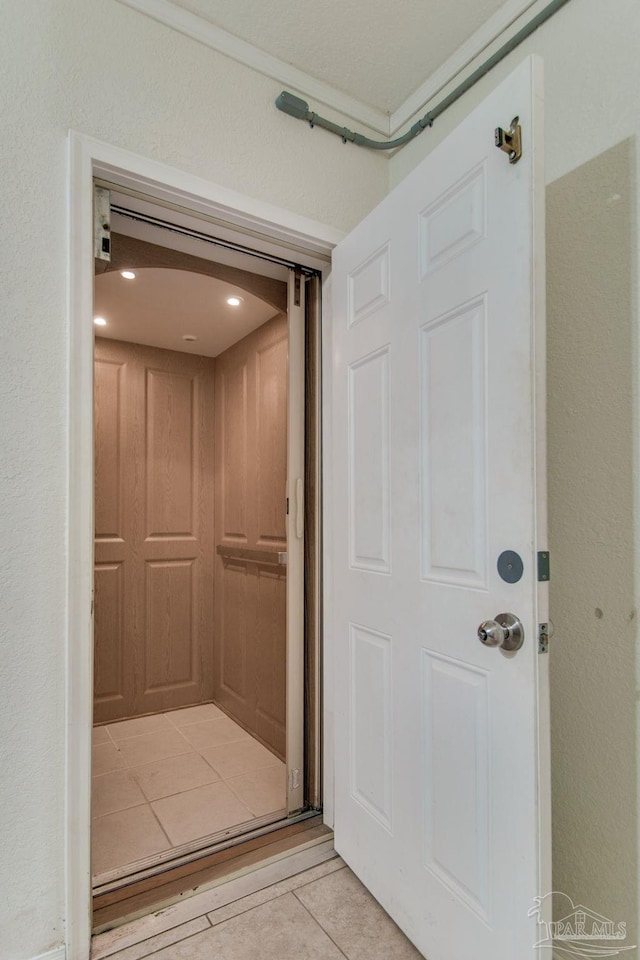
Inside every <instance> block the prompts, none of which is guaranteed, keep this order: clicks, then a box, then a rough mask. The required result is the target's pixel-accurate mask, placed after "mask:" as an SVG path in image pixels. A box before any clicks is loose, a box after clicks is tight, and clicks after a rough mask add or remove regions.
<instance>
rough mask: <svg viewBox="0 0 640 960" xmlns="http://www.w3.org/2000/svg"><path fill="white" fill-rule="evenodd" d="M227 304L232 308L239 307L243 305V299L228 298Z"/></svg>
mask: <svg viewBox="0 0 640 960" xmlns="http://www.w3.org/2000/svg"><path fill="white" fill-rule="evenodd" d="M227 303H228V304H229V306H230V307H239V306H240V304H241V303H242V297H227Z"/></svg>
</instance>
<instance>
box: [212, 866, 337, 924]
mask: <svg viewBox="0 0 640 960" xmlns="http://www.w3.org/2000/svg"><path fill="white" fill-rule="evenodd" d="M344 869H345V864H344V860H342V859H341V858H340V857H333V858H332V859H331V860H325V862H324V863H319V864H318V865H317V866H315V867H311V868H310V869H309V870H303V871H302V873H297V874H295V876H293V877H287V879H286V880H280V882H279V883H272V884H270V885H269V886H268V887H264V888H263V889H262V890H258V891H256V893H251V894H249V896H247V897H242V898H241V899H239V900H233V901H232V902H231V903H227V904H225V905H224V906H223V907H218V908H217V910H213V911H212V912H211V913H208V914H207V917H208V918H209V922H210V923H211V926H213V927H215V926H216V925H217V924H218V923H224V921H225V920H229V919H230V917H237V916H239V915H240V914H241V913H246V912H247V910H252V909H253V907H259V906H260V904H262V903H267V902H268V901H269V900H276V899H277V898H278V897H281V896H282V895H283V894H284V893H290V892H291V891H292V890H295V889H296V888H297V887H303V886H305V885H306V884H307V883H311V882H312V881H313V880H317V879H319V878H320V877H324V876H326V875H327V874H329V873H334V872H335V871H336V870H344Z"/></svg>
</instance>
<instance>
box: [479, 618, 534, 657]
mask: <svg viewBox="0 0 640 960" xmlns="http://www.w3.org/2000/svg"><path fill="white" fill-rule="evenodd" d="M478 640H479V641H480V643H483V644H484V645H485V647H501V648H502V649H503V650H508V651H512V650H519V649H520V647H521V646H522V644H523V643H524V627H523V626H522V623H521V622H520V620H518V618H517V617H514V615H513V614H512V613H499V614H498V616H497V617H496V618H495V620H485V621H484V622H483V623H481V624H480V626H479V627H478Z"/></svg>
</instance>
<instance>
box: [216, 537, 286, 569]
mask: <svg viewBox="0 0 640 960" xmlns="http://www.w3.org/2000/svg"><path fill="white" fill-rule="evenodd" d="M216 553H217V554H218V556H220V557H223V558H224V559H225V560H248V561H249V562H250V563H264V564H268V565H270V566H276V567H283V566H286V564H287V553H286V550H252V549H250V548H249V547H241V546H235V544H228V543H219V544H218V545H217V547H216Z"/></svg>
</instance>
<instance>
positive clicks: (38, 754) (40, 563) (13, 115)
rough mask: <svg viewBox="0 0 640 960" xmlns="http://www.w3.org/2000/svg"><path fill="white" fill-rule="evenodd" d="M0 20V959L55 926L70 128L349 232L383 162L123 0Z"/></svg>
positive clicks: (52, 939) (20, 958)
mask: <svg viewBox="0 0 640 960" xmlns="http://www.w3.org/2000/svg"><path fill="white" fill-rule="evenodd" d="M0 16H1V19H2V26H1V28H0V104H1V108H0V115H1V117H2V124H1V131H0V171H1V174H0V176H1V182H2V203H1V205H0V217H1V218H2V224H1V225H0V289H1V290H2V297H1V308H0V309H1V316H0V324H1V326H0V330H1V337H2V342H1V346H0V395H1V406H2V438H1V446H0V450H1V455H0V503H1V504H2V529H1V538H2V539H1V543H2V550H1V553H0V607H1V614H0V691H1V695H0V823H1V830H0V835H1V837H2V840H1V844H2V849H1V852H0V891H1V893H2V895H1V896H0V955H1V956H2V958H3V960H25V958H29V957H33V956H36V955H38V954H40V953H42V952H44V951H45V950H47V949H48V948H50V947H54V946H56V945H58V944H60V943H62V941H63V936H64V931H63V876H62V864H63V766H64V752H63V735H64V681H65V678H64V676H63V664H64V631H65V510H66V503H65V496H66V483H67V480H66V460H67V449H66V436H65V429H66V419H67V409H66V393H67V375H66V363H67V359H66V358H67V335H68V331H67V318H66V313H67V305H66V274H67V263H66V257H67V249H66V193H67V169H66V142H67V131H68V129H69V128H74V129H76V130H79V131H81V132H83V133H87V134H91V135H92V136H95V137H98V138H100V139H103V140H106V141H109V142H111V143H114V144H116V145H118V146H121V147H124V148H126V149H129V150H132V151H136V152H138V153H141V154H144V155H146V156H149V157H152V158H155V159H158V160H160V161H163V162H165V163H168V164H172V165H174V166H177V167H181V168H183V169H184V170H187V171H190V172H193V173H195V174H198V175H200V176H202V177H206V178H208V179H210V180H213V181H217V182H218V183H221V184H223V185H225V186H228V187H231V188H234V189H236V190H239V191H242V192H243V193H246V194H249V195H251V196H253V197H257V198H259V199H261V200H265V201H269V202H271V203H274V204H277V205H280V206H282V207H286V208H288V209H290V210H293V211H295V212H296V213H299V214H304V215H306V216H309V217H312V218H314V219H316V220H319V221H323V222H325V223H328V224H330V225H332V226H335V227H337V228H343V229H346V228H349V227H350V226H351V225H353V224H354V223H355V222H356V221H357V220H359V219H360V218H361V217H362V215H363V214H364V213H366V212H367V211H368V210H369V209H370V208H371V207H372V206H373V205H374V203H375V202H376V201H377V200H378V199H379V198H381V196H382V195H383V194H384V193H385V191H386V188H387V174H388V171H387V165H386V163H385V160H384V158H382V157H378V156H377V155H370V154H365V153H364V152H363V151H359V150H356V149H355V148H353V147H347V146H344V145H343V144H342V143H341V142H340V141H339V140H338V139H337V138H335V137H332V136H330V135H329V134H325V133H324V132H323V131H319V130H315V131H313V132H311V131H310V130H309V129H308V128H305V127H303V126H302V125H301V124H299V123H297V122H296V121H294V120H292V119H290V118H288V117H286V116H284V115H283V114H281V113H279V112H278V111H276V109H275V107H274V106H273V101H274V99H275V97H276V96H277V94H278V93H279V91H280V87H279V86H278V85H277V84H275V83H273V82H271V81H268V80H266V79H265V78H263V77H261V76H259V75H257V74H255V73H253V72H252V71H250V70H248V69H246V68H244V67H242V66H240V65H238V64H236V63H234V62H233V61H230V60H227V59H225V58H223V57H221V56H219V55H217V54H216V53H214V52H213V51H211V50H210V49H208V48H206V47H204V46H202V45H200V44H198V43H196V42H194V41H193V40H190V39H188V38H186V37H183V36H181V35H179V34H177V33H175V32H172V31H170V30H169V29H168V28H166V27H164V26H162V25H160V24H158V23H156V22H154V21H153V20H150V19H148V18H147V17H144V16H142V15H141V14H139V13H136V12H135V11H133V10H131V9H129V8H127V7H126V6H124V5H122V4H120V3H117V2H115V0H20V3H11V2H10V0H3V2H2V3H0ZM342 122H346V121H344V120H343V121H342Z"/></svg>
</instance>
